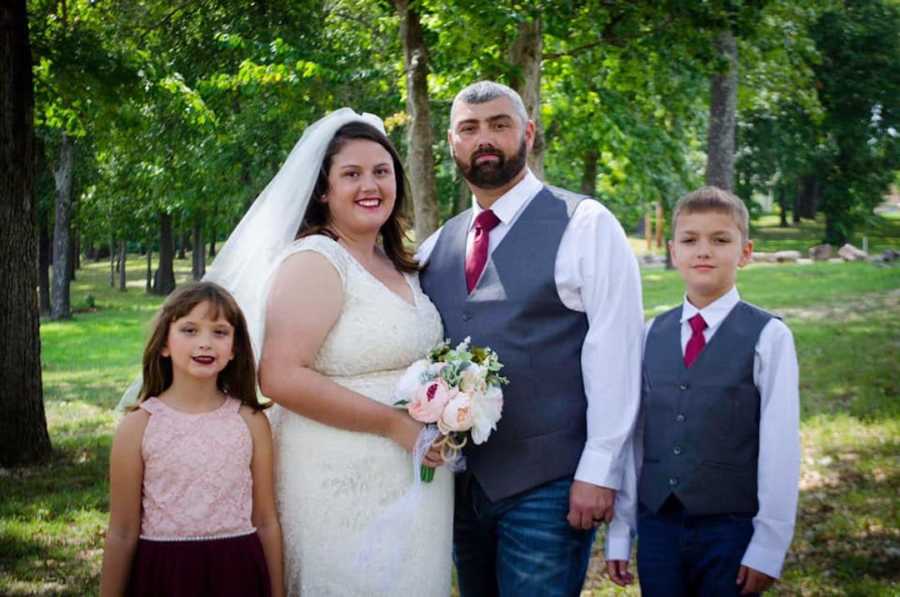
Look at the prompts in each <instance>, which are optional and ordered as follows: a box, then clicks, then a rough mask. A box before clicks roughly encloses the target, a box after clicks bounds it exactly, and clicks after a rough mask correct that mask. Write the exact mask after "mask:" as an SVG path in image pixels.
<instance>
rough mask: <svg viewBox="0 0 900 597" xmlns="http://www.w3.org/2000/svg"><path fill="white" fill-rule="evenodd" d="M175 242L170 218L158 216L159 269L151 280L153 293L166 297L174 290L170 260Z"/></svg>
mask: <svg viewBox="0 0 900 597" xmlns="http://www.w3.org/2000/svg"><path fill="white" fill-rule="evenodd" d="M174 245H175V242H174V239H173V237H172V216H171V214H167V213H165V212H160V214H159V268H158V269H157V270H156V276H155V278H154V280H153V292H154V293H155V294H158V295H160V296H166V295H167V294H169V293H170V292H172V291H173V290H175V270H174V264H173V263H172V260H173V258H174V256H175V246H174Z"/></svg>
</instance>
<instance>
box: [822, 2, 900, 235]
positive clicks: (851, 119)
mask: <svg viewBox="0 0 900 597" xmlns="http://www.w3.org/2000/svg"><path fill="white" fill-rule="evenodd" d="M811 33H812V37H813V39H814V40H815V43H816V47H817V48H818V51H819V54H820V55H821V62H820V63H819V64H816V65H815V66H814V67H813V68H814V71H815V74H816V84H817V87H818V95H819V101H820V102H821V104H822V108H823V111H824V118H823V122H822V127H823V129H824V131H825V134H826V135H827V144H828V149H829V154H830V155H828V158H827V161H826V162H825V170H824V172H825V174H824V193H823V199H824V203H823V206H822V210H823V211H824V212H825V239H824V240H825V242H828V243H831V244H835V245H840V244H843V243H845V242H846V241H847V240H848V239H849V238H850V237H851V235H852V234H853V232H854V230H855V229H856V228H857V227H858V226H859V225H860V224H861V223H862V222H863V221H865V219H866V218H867V217H868V216H869V215H870V214H871V213H872V209H873V208H874V207H875V206H876V205H877V204H878V203H880V202H881V198H882V196H883V195H884V193H885V191H886V190H887V189H888V187H889V185H890V183H891V181H892V180H893V179H894V176H895V173H896V170H897V168H898V167H900V139H898V136H900V133H898V130H900V69H898V64H900V7H898V6H897V4H896V3H894V2H883V1H880V0H846V1H844V2H841V3H839V5H838V6H837V7H836V8H835V9H832V10H829V11H827V12H825V13H824V14H823V15H822V16H821V18H820V19H819V20H818V22H817V23H816V24H815V26H814V27H813V28H812V32H811Z"/></svg>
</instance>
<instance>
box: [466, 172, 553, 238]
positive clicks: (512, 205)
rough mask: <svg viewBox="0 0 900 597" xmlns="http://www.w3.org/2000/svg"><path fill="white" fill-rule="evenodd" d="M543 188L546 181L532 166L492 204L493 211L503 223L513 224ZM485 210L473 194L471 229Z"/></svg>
mask: <svg viewBox="0 0 900 597" xmlns="http://www.w3.org/2000/svg"><path fill="white" fill-rule="evenodd" d="M542 188H544V183H542V182H541V181H540V180H539V179H538V177H537V176H535V175H534V173H532V171H531V169H530V168H527V169H526V171H525V176H524V177H523V178H522V180H520V181H519V182H517V183H516V185H515V186H514V187H513V188H511V189H510V190H508V191H506V192H505V193H504V194H503V195H501V196H500V197H499V198H498V199H497V200H496V201H494V204H493V205H492V206H491V211H493V212H494V215H496V216H497V217H498V218H499V219H500V222H501V223H503V224H507V225H509V224H512V221H513V220H515V218H516V216H517V215H518V214H519V212H520V211H521V210H522V208H523V207H524V206H525V204H526V203H528V201H529V200H530V199H531V198H532V197H534V196H535V195H537V194H538V193H539V192H540V190H541V189H542ZM483 211H484V209H482V207H481V206H480V205H478V201H477V200H476V199H475V197H474V196H473V197H472V219H471V220H470V221H469V229H470V230H471V229H472V226H474V225H475V218H477V217H478V214H480V213H481V212H483Z"/></svg>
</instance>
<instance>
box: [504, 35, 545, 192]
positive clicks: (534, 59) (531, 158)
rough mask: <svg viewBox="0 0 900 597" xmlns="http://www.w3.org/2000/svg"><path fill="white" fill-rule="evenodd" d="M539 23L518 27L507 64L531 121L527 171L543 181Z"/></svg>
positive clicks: (541, 46) (542, 50) (541, 50)
mask: <svg viewBox="0 0 900 597" xmlns="http://www.w3.org/2000/svg"><path fill="white" fill-rule="evenodd" d="M541 29H542V26H541V19H540V18H535V19H532V20H530V21H522V22H521V23H519V31H518V34H517V35H516V39H515V40H514V41H513V44H512V47H510V50H509V62H510V64H512V65H513V67H515V72H514V73H513V76H512V80H511V83H512V85H511V87H513V88H514V89H515V90H516V91H518V92H519V95H521V96H522V102H523V103H524V104H525V110H527V111H528V116H529V117H530V118H531V120H533V121H534V147H532V149H531V153H530V154H528V167H529V168H531V171H532V172H534V174H535V176H537V177H538V178H540V179H541V180H543V179H544V147H545V143H544V125H543V124H542V123H541V60H542V58H543V52H544V44H543V37H542V35H541Z"/></svg>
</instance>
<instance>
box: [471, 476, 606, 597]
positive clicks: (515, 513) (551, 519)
mask: <svg viewBox="0 0 900 597" xmlns="http://www.w3.org/2000/svg"><path fill="white" fill-rule="evenodd" d="M571 486H572V478H571V477H567V478H563V479H558V480H556V481H551V482H549V483H546V484H544V485H541V486H540V487H537V488H535V489H532V490H530V491H526V492H523V493H520V494H517V495H514V496H512V497H509V498H506V499H502V500H498V501H496V502H491V501H490V500H489V499H488V497H487V496H486V495H485V493H484V490H482V489H481V486H480V485H478V482H477V481H476V480H475V479H474V478H473V477H472V476H471V475H469V474H465V473H464V474H463V475H460V476H459V477H458V478H457V480H456V506H455V507H456V510H455V516H454V518H455V520H454V525H453V560H454V562H455V563H456V570H457V574H458V580H459V591H460V595H462V597H495V596H501V597H532V596H533V597H569V596H575V597H577V596H578V595H579V594H580V592H581V585H582V584H583V583H584V576H585V574H586V573H587V566H588V562H589V561H590V557H591V544H592V543H593V541H594V531H593V530H590V531H578V530H575V529H573V528H572V527H571V526H569V523H568V521H567V520H566V516H567V515H568V513H569V489H570V488H571Z"/></svg>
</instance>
